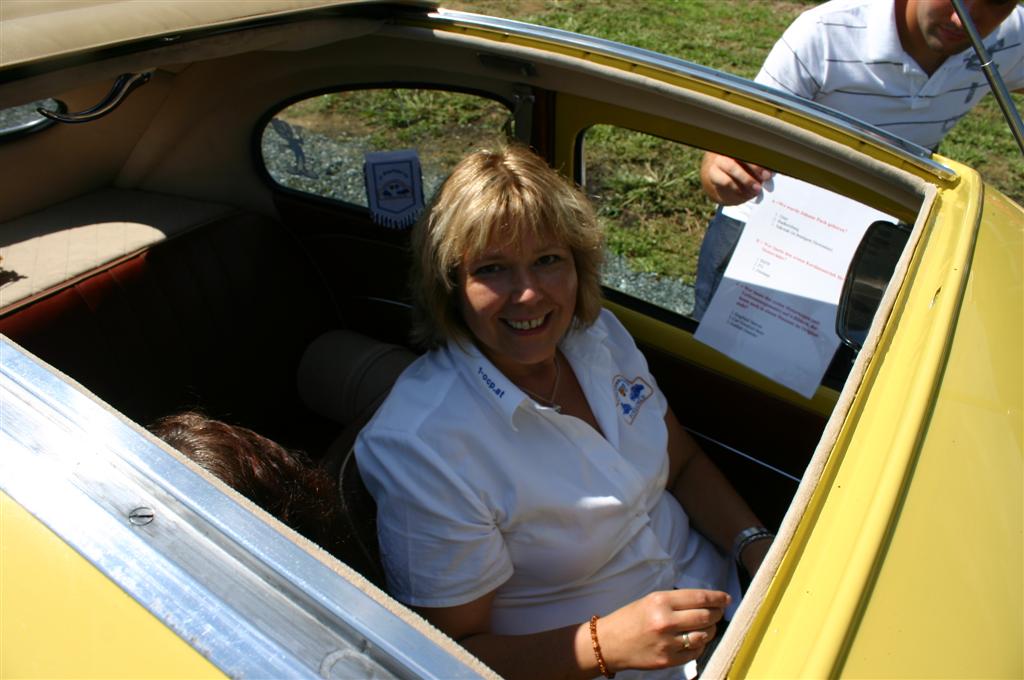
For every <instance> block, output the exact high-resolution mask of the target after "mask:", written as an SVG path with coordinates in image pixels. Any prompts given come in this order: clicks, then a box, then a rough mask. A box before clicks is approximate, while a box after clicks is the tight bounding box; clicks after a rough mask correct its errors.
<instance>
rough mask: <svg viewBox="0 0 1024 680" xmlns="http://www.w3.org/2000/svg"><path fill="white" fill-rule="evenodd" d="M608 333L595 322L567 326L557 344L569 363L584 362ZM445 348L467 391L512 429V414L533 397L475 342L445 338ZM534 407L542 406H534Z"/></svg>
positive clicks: (528, 405) (532, 403) (529, 403)
mask: <svg viewBox="0 0 1024 680" xmlns="http://www.w3.org/2000/svg"><path fill="white" fill-rule="evenodd" d="M607 335H608V333H607V331H605V330H604V329H603V328H599V327H598V325H597V324H594V325H591V326H590V327H589V328H586V329H583V330H576V331H573V330H570V331H569V333H568V334H567V335H566V337H565V338H563V339H562V342H561V343H559V347H560V348H561V350H562V352H563V353H564V354H565V355H566V357H567V358H568V359H569V360H570V363H571V364H574V365H577V366H585V365H587V362H589V361H590V360H591V359H593V358H594V357H595V352H597V350H598V349H600V347H601V346H602V342H603V341H604V339H605V337H607ZM445 352H447V353H448V356H450V357H451V361H452V365H454V366H455V368H456V370H457V371H458V372H459V374H460V375H461V376H462V378H463V379H464V380H465V381H466V384H467V385H468V386H469V389H470V391H471V392H472V393H473V394H476V395H477V396H478V397H479V398H480V399H481V400H482V401H484V402H486V403H488V404H490V405H491V407H492V408H494V409H495V411H496V412H497V413H498V415H499V416H500V417H501V419H502V420H503V421H504V422H506V423H508V426H509V427H510V428H512V429H513V430H516V429H517V428H516V426H515V414H516V411H518V410H519V408H520V407H522V408H532V407H534V404H535V403H536V402H534V400H533V399H532V398H530V397H529V396H528V395H527V394H526V392H524V391H523V390H522V389H521V388H519V387H518V386H517V385H516V384H515V383H514V382H512V381H511V380H510V379H509V378H508V377H507V376H506V375H505V374H504V373H502V372H501V370H500V369H499V368H498V367H497V366H495V365H494V363H493V362H492V361H491V360H490V359H488V358H487V357H486V356H485V355H484V353H483V352H481V351H480V348H479V347H477V346H476V345H475V344H472V343H466V344H464V345H460V344H459V343H457V342H454V341H453V342H449V343H448V345H447V347H446V348H445ZM537 408H542V407H540V406H537Z"/></svg>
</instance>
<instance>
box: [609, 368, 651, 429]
mask: <svg viewBox="0 0 1024 680" xmlns="http://www.w3.org/2000/svg"><path fill="white" fill-rule="evenodd" d="M612 385H613V386H614V387H615V399H616V401H617V402H618V404H619V413H621V414H622V416H623V417H624V418H625V419H626V422H627V423H629V424H630V425H632V424H633V421H634V420H636V414H637V413H639V412H640V407H641V406H642V405H643V403H644V402H645V401H647V398H648V397H649V396H651V393H652V391H653V390H652V389H651V386H650V385H648V384H647V382H646V381H645V380H644V379H643V378H641V377H640V376H637V377H635V378H633V379H632V380H627V379H626V378H624V377H622V376H621V375H617V376H615V378H614V379H613V380H612Z"/></svg>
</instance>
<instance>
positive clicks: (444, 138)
mask: <svg viewBox="0 0 1024 680" xmlns="http://www.w3.org/2000/svg"><path fill="white" fill-rule="evenodd" d="M508 119H509V110H508V109H507V108H506V107H505V106H504V105H503V104H501V103H500V102H497V101H494V100H492V99H488V98H485V97H481V96H478V95H471V94H465V93H461V92H448V91H442V90H429V89H416V88H389V89H365V90H350V91H345V92H335V93H330V94H321V95H317V96H315V97H310V98H309V99H304V100H302V101H299V102H296V103H294V104H291V105H290V106H288V107H286V108H284V109H282V110H281V111H279V112H278V113H277V114H276V115H274V117H273V118H271V119H270V121H269V122H268V123H267V126H266V127H265V128H264V130H263V135H262V139H261V151H262V155H263V161H264V164H265V166H266V168H267V171H268V173H269V174H270V176H271V178H273V180H274V181H275V182H277V183H278V184H280V185H282V186H284V187H287V188H289V189H294V190H296V191H302V192H306V193H309V194H313V195H315V196H320V197H324V198H330V199H334V200H337V201H342V202H345V203H352V204H355V205H360V206H366V205H367V199H366V188H365V185H364V181H363V159H364V156H365V154H367V153H368V152H371V151H396V150H399V149H410V148H411V149H415V150H416V151H417V152H418V154H419V159H420V165H421V168H422V173H423V196H424V198H425V199H426V200H428V201H429V199H430V198H431V197H432V196H433V194H434V191H435V190H436V189H437V188H438V187H439V186H440V184H441V182H442V181H444V179H445V177H447V176H448V173H449V172H450V171H451V169H452V167H454V166H455V164H456V163H457V162H458V161H459V160H460V159H461V158H462V157H463V156H465V155H466V154H467V153H469V152H470V151H472V150H474V149H476V148H479V147H487V146H494V145H495V144H496V143H498V142H500V141H502V140H504V138H505V133H504V127H505V124H506V122H507V121H508Z"/></svg>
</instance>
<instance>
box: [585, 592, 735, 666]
mask: <svg viewBox="0 0 1024 680" xmlns="http://www.w3.org/2000/svg"><path fill="white" fill-rule="evenodd" d="M731 599H732V598H730V597H729V595H728V594H727V593H723V592H720V591H717V590H664V591H658V592H654V593H651V594H649V595H645V596H644V597H642V598H640V599H639V600H635V601H634V602H631V603H630V604H627V605H626V606H625V607H622V608H621V609H617V610H616V611H614V612H612V613H611V614H609V615H608V616H605V617H602V618H600V619H598V622H597V637H598V640H599V641H600V643H601V653H602V656H604V660H605V663H606V664H607V666H608V670H609V671H610V672H615V671H618V670H625V669H627V668H637V669H642V670H649V669H656V668H667V667H669V666H678V665H680V664H684V663H686V662H687V661H691V660H693V659H696V658H697V657H699V656H700V655H701V653H703V651H704V647H705V646H706V645H707V644H708V643H709V642H710V641H711V640H712V639H714V637H715V624H717V623H718V622H719V621H720V620H721V619H722V615H723V613H724V611H725V607H726V606H728V604H729V602H730V601H731ZM684 634H685V637H684Z"/></svg>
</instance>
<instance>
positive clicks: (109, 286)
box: [0, 194, 343, 453]
mask: <svg viewBox="0 0 1024 680" xmlns="http://www.w3.org/2000/svg"><path fill="white" fill-rule="evenodd" d="M103 197H107V194H103ZM101 198H102V197H101ZM69 211H71V209H70V208H69V209H67V210H66V211H65V212H69ZM72 212H73V211H72ZM124 219H126V220H128V219H129V218H128V217H125V218H124ZM140 219H141V218H140ZM22 283H24V282H22ZM342 325H343V323H342V319H341V316H340V314H339V312H338V310H337V308H336V306H335V304H334V300H333V299H332V298H331V295H330V293H329V291H328V289H327V287H326V285H325V284H324V282H323V281H322V280H321V279H320V277H319V273H318V272H317V271H316V269H315V268H314V267H313V266H312V264H311V262H310V260H309V259H308V257H307V256H306V253H305V251H304V250H303V249H302V247H301V246H300V244H299V243H298V241H297V240H296V239H295V238H294V237H293V235H292V234H291V233H290V232H288V231H287V229H285V228H284V226H283V225H281V224H280V223H278V222H276V221H274V220H271V219H268V218H266V217H263V216H260V215H256V214H252V213H243V212H239V211H237V210H232V211H228V212H227V213H224V214H219V215H217V216H216V218H215V219H211V220H208V221H207V222H205V223H203V224H200V225H197V226H196V227H194V228H192V229H187V230H184V231H181V232H180V233H177V234H175V235H174V236H172V237H170V238H167V239H166V240H162V241H158V242H157V243H155V244H153V245H151V246H148V247H147V248H146V249H144V250H141V251H140V252H137V253H134V254H129V255H127V256H126V257H124V258H122V259H119V260H116V261H114V262H111V263H107V264H105V265H103V266H100V267H98V268H96V269H94V270H91V271H89V272H86V273H84V274H81V275H79V276H78V277H76V278H74V279H73V280H71V281H69V282H66V283H64V284H61V285H57V286H55V287H54V288H52V289H49V290H45V291H42V292H41V293H40V294H38V295H35V296H34V297H32V298H31V299H26V300H24V301H23V302H21V303H19V304H18V305H12V306H9V307H8V308H5V309H4V310H2V311H0V333H3V334H5V335H7V336H8V337H10V338H11V339H12V340H14V341H15V342H17V343H18V344H20V345H22V346H23V347H25V348H26V349H28V350H29V351H30V352H32V353H34V354H36V355H37V356H39V357H40V358H41V359H43V360H44V361H46V362H48V363H50V364H51V365H53V366H54V367H56V368H57V369H59V370H61V371H63V372H64V373H66V374H68V375H69V376H70V377H72V378H74V379H75V380H77V381H79V382H81V383H82V384H83V385H84V386H85V387H86V388H87V389H89V390H91V391H92V392H94V393H95V394H96V395H98V396H99V397H100V398H102V399H104V400H105V401H107V402H108V403H110V404H111V405H112V406H114V407H115V408H117V409H118V410H120V411H121V412H122V413H124V414H125V415H126V416H128V417H129V418H132V419H133V420H135V421H136V422H138V423H140V424H142V425H148V424H150V423H152V422H153V421H154V420H156V419H157V418H160V417H162V416H165V415H168V414H172V413H178V412H181V411H186V410H200V411H202V412H204V413H206V414H208V415H209V416H211V417H215V418H218V419H221V420H225V421H228V422H231V423H235V424H239V425H244V426H246V427H249V428H252V429H255V430H257V431H259V432H260V433H261V434H264V435H266V436H268V437H271V438H272V439H274V440H275V441H278V442H280V443H282V444H283V445H285V446H288V447H289V448H300V449H303V450H306V451H309V452H311V453H312V452H313V451H319V450H322V449H323V448H324V447H325V445H326V442H328V441H330V437H332V436H333V433H334V426H333V423H331V422H330V421H328V420H326V419H325V418H323V417H321V416H320V415H318V414H316V413H313V412H311V411H310V410H309V409H307V408H306V407H305V406H304V405H303V404H302V401H301V399H300V398H299V395H298V392H297V390H296V387H295V372H296V370H297V367H298V363H299V359H300V357H301V356H302V353H303V351H304V350H305V349H306V348H307V347H308V346H309V343H310V342H311V341H312V340H313V339H314V338H316V337H317V336H319V335H320V334H321V333H323V332H324V331H325V330H327V329H330V328H338V327H340V326H342Z"/></svg>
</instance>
